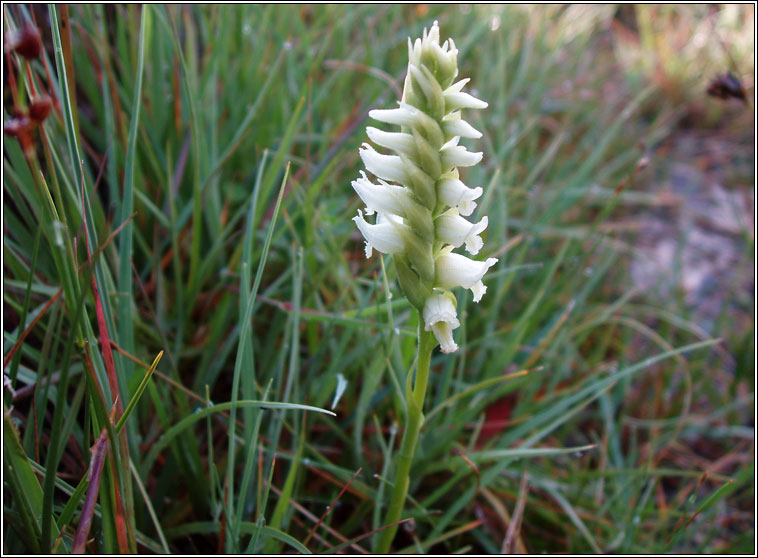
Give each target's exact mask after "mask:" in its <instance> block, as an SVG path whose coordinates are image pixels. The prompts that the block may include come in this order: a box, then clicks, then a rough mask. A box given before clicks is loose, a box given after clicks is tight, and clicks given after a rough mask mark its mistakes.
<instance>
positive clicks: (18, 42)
mask: <svg viewBox="0 0 758 558" xmlns="http://www.w3.org/2000/svg"><path fill="white" fill-rule="evenodd" d="M7 48H10V49H12V50H13V51H14V52H15V53H16V54H19V55H21V56H23V57H24V58H26V59H27V60H32V59H34V58H38V57H39V55H40V53H41V52H42V38H41V37H40V34H39V30H38V29H37V28H36V27H35V26H34V25H32V24H31V23H27V24H25V25H24V28H23V29H21V30H19V31H16V32H15V33H13V34H12V35H10V37H9V40H8V45H7Z"/></svg>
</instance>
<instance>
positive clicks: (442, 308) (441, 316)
mask: <svg viewBox="0 0 758 558" xmlns="http://www.w3.org/2000/svg"><path fill="white" fill-rule="evenodd" d="M423 317H424V330H425V331H429V330H431V331H432V332H433V333H434V337H435V338H436V339H437V341H438V342H439V344H440V349H441V350H442V352H443V353H452V352H455V351H456V350H458V345H456V344H455V340H454V339H453V330H454V329H455V328H457V327H459V326H460V325H461V323H460V322H459V321H458V315H457V313H456V310H455V303H454V302H453V300H451V298H450V297H449V296H448V295H446V294H440V293H435V294H433V295H432V296H430V297H429V298H427V299H426V302H425V303H424V313H423Z"/></svg>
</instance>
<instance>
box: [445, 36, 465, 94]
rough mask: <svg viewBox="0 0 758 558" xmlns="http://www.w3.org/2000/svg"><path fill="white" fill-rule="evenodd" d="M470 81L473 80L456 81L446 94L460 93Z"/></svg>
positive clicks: (446, 90)
mask: <svg viewBox="0 0 758 558" xmlns="http://www.w3.org/2000/svg"><path fill="white" fill-rule="evenodd" d="M451 42H452V39H451ZM453 48H455V43H453ZM469 81H471V78H463V79H462V80H460V81H456V82H455V83H454V84H453V85H451V86H450V87H448V88H447V89H445V91H444V93H445V94H448V93H460V92H461V91H462V90H463V88H464V87H465V86H466V84H467V83H468V82H469Z"/></svg>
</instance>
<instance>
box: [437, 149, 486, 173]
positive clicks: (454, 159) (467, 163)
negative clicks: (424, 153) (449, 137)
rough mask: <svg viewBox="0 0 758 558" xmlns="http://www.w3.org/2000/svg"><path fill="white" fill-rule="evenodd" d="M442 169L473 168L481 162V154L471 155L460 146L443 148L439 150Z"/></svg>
mask: <svg viewBox="0 0 758 558" xmlns="http://www.w3.org/2000/svg"><path fill="white" fill-rule="evenodd" d="M440 157H441V158H442V167H443V169H444V168H450V167H473V166H474V165H476V164H477V163H478V162H479V161H481V160H482V152H481V151H479V152H477V153H472V152H471V151H469V150H468V149H466V148H465V147H463V146H462V145H455V146H450V147H443V148H442V149H440Z"/></svg>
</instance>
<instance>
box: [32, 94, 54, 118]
mask: <svg viewBox="0 0 758 558" xmlns="http://www.w3.org/2000/svg"><path fill="white" fill-rule="evenodd" d="M52 108H53V100H52V99H51V98H50V95H46V94H44V93H43V94H41V95H37V96H36V97H34V98H33V99H32V102H31V104H30V105H29V116H30V117H31V119H32V120H35V121H37V122H42V121H44V120H45V118H47V116H48V115H49V114H50V109H52Z"/></svg>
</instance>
